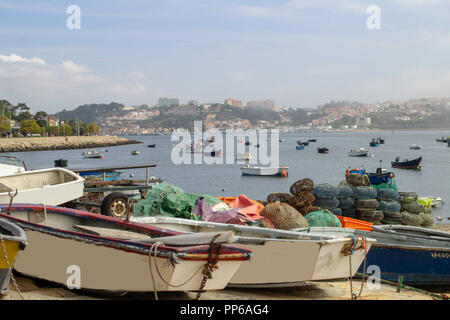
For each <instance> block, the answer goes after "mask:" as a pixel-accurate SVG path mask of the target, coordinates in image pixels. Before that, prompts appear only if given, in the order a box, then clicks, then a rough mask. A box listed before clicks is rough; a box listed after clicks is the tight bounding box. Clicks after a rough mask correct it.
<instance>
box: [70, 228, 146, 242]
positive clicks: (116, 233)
mask: <svg viewBox="0 0 450 320" xmlns="http://www.w3.org/2000/svg"><path fill="white" fill-rule="evenodd" d="M73 227H74V228H75V230H78V231H81V232H84V233H88V234H91V235H94V236H101V237H108V238H118V239H124V240H149V239H150V236H149V235H146V234H142V233H138V232H133V231H127V230H122V229H112V228H100V227H93V226H85V225H74V226H73Z"/></svg>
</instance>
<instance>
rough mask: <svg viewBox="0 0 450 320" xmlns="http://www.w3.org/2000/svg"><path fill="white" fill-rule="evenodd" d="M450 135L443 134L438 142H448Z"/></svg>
mask: <svg viewBox="0 0 450 320" xmlns="http://www.w3.org/2000/svg"><path fill="white" fill-rule="evenodd" d="M447 140H448V137H445V136H442V138H437V139H436V141H437V142H443V143H447Z"/></svg>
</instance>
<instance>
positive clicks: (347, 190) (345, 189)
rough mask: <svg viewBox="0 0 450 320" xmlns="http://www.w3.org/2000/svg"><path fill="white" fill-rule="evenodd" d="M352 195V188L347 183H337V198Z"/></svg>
mask: <svg viewBox="0 0 450 320" xmlns="http://www.w3.org/2000/svg"><path fill="white" fill-rule="evenodd" d="M351 196H353V189H352V188H351V187H350V186H349V185H342V184H340V185H339V196H338V197H339V198H350V197H351Z"/></svg>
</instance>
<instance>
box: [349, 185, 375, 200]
mask: <svg viewBox="0 0 450 320" xmlns="http://www.w3.org/2000/svg"><path fill="white" fill-rule="evenodd" d="M353 196H354V197H355V198H356V199H375V198H376V197H377V190H376V189H374V188H372V187H353Z"/></svg>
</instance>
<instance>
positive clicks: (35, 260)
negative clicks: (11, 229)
mask: <svg viewBox="0 0 450 320" xmlns="http://www.w3.org/2000/svg"><path fill="white" fill-rule="evenodd" d="M7 212H9V213H10V214H9V215H7V214H6V213H7ZM0 217H1V218H4V219H7V220H8V221H11V222H13V223H15V224H17V225H19V226H20V227H21V228H23V229H24V230H25V232H26V235H27V238H28V241H29V243H30V245H29V246H28V247H27V248H26V250H24V251H23V252H22V253H23V254H20V255H19V256H18V258H17V259H16V263H15V270H17V271H18V272H19V273H21V274H24V275H26V276H29V277H33V278H38V279H43V280H47V281H50V282H53V283H57V284H60V285H63V286H66V285H67V279H68V274H67V270H68V267H69V266H74V267H76V268H79V270H80V271H81V277H80V289H89V290H96V291H107V292H110V291H113V292H126V291H128V292H153V291H197V290H202V289H201V288H202V285H203V284H204V287H203V290H218V289H223V288H224V287H225V286H226V285H227V284H228V282H229V281H230V280H231V278H232V277H233V275H234V274H235V273H236V271H237V270H238V268H239V266H240V265H241V264H242V263H243V262H245V261H248V260H249V258H250V255H251V251H249V250H247V249H244V248H240V247H237V246H234V245H230V244H228V243H229V242H233V241H234V239H233V237H234V236H233V234H232V233H231V232H228V233H227V232H220V233H218V232H214V233H208V234H203V235H202V234H200V235H198V234H190V235H184V234H181V233H175V232H172V231H168V230H165V229H162V228H156V227H152V226H149V225H143V224H139V223H135V222H131V221H123V220H120V219H115V218H112V217H107V216H103V215H98V214H93V213H89V212H86V211H80V210H74V209H68V208H63V207H53V206H48V207H43V206H40V205H34V204H18V205H12V206H11V208H8V206H7V205H0ZM219 245H220V246H219ZM207 265H208V266H209V267H208V269H205V268H206V267H207ZM111 268H114V270H118V271H117V272H113V271H111ZM205 270H207V271H208V273H207V274H206V275H207V276H206V277H205V276H204V274H203V272H202V271H205ZM208 275H210V278H209V277H208ZM204 281H206V283H204Z"/></svg>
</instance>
